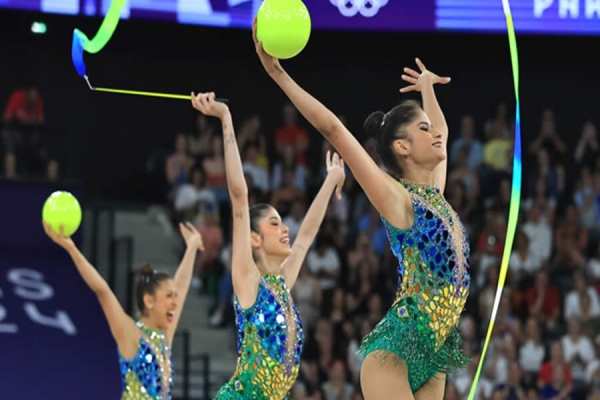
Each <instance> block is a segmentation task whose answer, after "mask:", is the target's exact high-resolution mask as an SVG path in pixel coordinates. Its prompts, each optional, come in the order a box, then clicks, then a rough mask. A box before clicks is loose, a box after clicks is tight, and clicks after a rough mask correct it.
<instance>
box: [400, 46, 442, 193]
mask: <svg viewBox="0 0 600 400" xmlns="http://www.w3.org/2000/svg"><path fill="white" fill-rule="evenodd" d="M415 62H416V63H417V66H418V67H419V70H420V71H421V73H418V72H417V71H415V70H413V69H411V68H404V75H402V79H404V80H405V81H406V82H408V83H410V84H411V85H410V86H407V87H404V88H402V89H400V92H402V93H406V92H409V91H412V90H416V91H419V92H421V97H422V99H423V110H425V114H427V116H428V117H429V120H430V121H431V127H432V128H433V129H435V130H437V131H438V132H439V133H441V135H442V141H443V146H444V148H445V149H446V153H447V152H448V124H447V123H446V118H445V117H444V113H443V112H442V108H441V107H440V105H439V103H438V101H437V97H436V96H435V91H434V89H433V85H435V84H436V83H441V84H447V83H450V78H448V77H445V78H440V77H439V76H437V75H436V74H434V73H433V72H431V71H428V70H427V68H425V65H424V64H423V63H422V62H421V60H420V59H418V58H416V59H415ZM447 170H448V155H446V159H445V160H444V161H442V162H441V163H440V164H439V165H438V166H437V167H436V168H435V169H434V170H433V182H434V183H435V185H436V186H438V187H439V188H440V190H441V191H442V193H443V192H444V189H445V188H446V175H447Z"/></svg>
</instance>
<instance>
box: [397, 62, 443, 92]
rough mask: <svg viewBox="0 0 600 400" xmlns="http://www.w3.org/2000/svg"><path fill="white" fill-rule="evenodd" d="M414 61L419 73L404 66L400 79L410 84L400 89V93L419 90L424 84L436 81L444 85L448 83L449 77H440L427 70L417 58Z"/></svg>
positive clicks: (431, 83) (432, 83)
mask: <svg viewBox="0 0 600 400" xmlns="http://www.w3.org/2000/svg"><path fill="white" fill-rule="evenodd" d="M415 62H416V63H417V67H419V70H420V71H421V73H419V72H417V71H415V70H414V69H411V68H404V74H402V80H404V81H406V82H408V83H410V85H409V86H406V87H403V88H402V89H400V92H401V93H408V92H412V91H416V92H420V91H421V90H422V89H423V87H424V85H435V84H436V83H439V84H442V85H445V84H448V83H450V81H451V78H450V77H440V76H438V75H436V74H434V73H433V72H431V71H429V70H428V69H427V68H426V67H425V64H423V63H422V62H421V60H420V59H418V58H415Z"/></svg>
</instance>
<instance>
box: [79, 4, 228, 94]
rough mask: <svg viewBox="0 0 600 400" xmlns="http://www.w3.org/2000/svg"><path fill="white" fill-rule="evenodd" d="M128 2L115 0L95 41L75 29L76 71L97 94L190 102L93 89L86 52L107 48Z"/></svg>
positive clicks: (136, 91) (96, 51)
mask: <svg viewBox="0 0 600 400" xmlns="http://www.w3.org/2000/svg"><path fill="white" fill-rule="evenodd" d="M126 1H127V0H113V2H112V3H111V4H110V7H109V9H108V12H107V13H106V16H105V17H104V20H103V21H102V24H101V25H100V28H99V29H98V32H97V33H96V35H95V36H94V37H93V39H91V40H90V39H88V37H87V36H86V35H85V33H83V32H82V31H80V30H79V29H75V30H74V31H73V42H72V45H71V59H72V60H73V66H74V67H75V70H76V71H77V73H78V74H79V76H81V77H82V78H84V79H85V81H86V82H87V85H88V87H89V88H90V90H93V91H96V92H107V93H116V94H129V95H134V96H146V97H161V98H165V99H177V100H190V98H191V96H190V95H189V94H186V95H183V94H169V93H159V92H143V91H139V90H127V89H112V88H102V87H96V88H95V87H93V86H92V84H91V83H90V80H89V77H88V75H87V68H86V66H85V62H84V60H83V54H84V52H86V51H87V52H88V53H92V54H95V53H98V52H99V51H100V50H102V49H103V48H104V46H106V44H107V43H108V42H109V41H110V39H111V38H112V35H113V33H114V32H115V30H116V29H117V25H118V24H119V20H120V18H121V12H122V11H123V7H124V6H125V2H126ZM215 100H216V101H220V102H223V103H227V102H228V100H227V99H215Z"/></svg>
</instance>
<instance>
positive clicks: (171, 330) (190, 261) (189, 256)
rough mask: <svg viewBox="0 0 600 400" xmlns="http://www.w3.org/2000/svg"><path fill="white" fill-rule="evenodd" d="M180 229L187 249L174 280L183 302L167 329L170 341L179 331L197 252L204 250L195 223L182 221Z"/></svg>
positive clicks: (171, 341) (169, 341) (178, 295)
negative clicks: (183, 222) (178, 326)
mask: <svg viewBox="0 0 600 400" xmlns="http://www.w3.org/2000/svg"><path fill="white" fill-rule="evenodd" d="M179 231H180V232H181V236H183V240H185V244H186V249H185V253H184V254H183V258H182V259H181V264H179V268H177V272H175V277H174V278H173V281H174V282H175V288H176V289H177V297H179V298H180V299H181V302H180V303H179V307H178V308H177V310H176V312H175V314H174V315H173V323H172V324H169V327H168V328H167V331H166V335H167V339H168V343H173V337H174V336H175V332H176V331H177V325H178V324H179V318H180V317H181V313H182V312H183V306H184V305H185V299H186V298H187V294H188V290H189V289H190V282H191V281H192V275H193V273H194V263H195V262H196V254H197V253H198V251H204V243H203V242H202V235H200V232H198V230H197V229H196V228H195V227H194V225H192V224H190V223H189V222H187V223H186V224H185V225H184V224H182V223H180V224H179Z"/></svg>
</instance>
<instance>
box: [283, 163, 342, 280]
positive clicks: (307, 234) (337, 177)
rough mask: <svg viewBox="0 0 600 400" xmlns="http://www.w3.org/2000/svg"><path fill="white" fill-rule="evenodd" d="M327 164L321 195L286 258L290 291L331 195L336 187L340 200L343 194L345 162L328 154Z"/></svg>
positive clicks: (284, 273) (310, 209)
mask: <svg viewBox="0 0 600 400" xmlns="http://www.w3.org/2000/svg"><path fill="white" fill-rule="evenodd" d="M325 162H326V163H327V177H326V178H325V181H324V182H323V185H322V186H321V189H320V190H319V193H317V196H316V197H315V199H314V200H313V202H312V204H311V205H310V208H309V209H308V212H307V213H306V216H305V217H304V221H302V225H301V226H300V230H299V231H298V235H297V236H296V240H294V245H293V247H292V253H291V254H290V255H289V257H288V258H286V260H285V262H284V263H283V266H282V272H283V277H284V278H285V282H286V284H287V286H288V288H289V289H290V290H292V287H294V284H295V283H296V279H297V278H298V273H299V272H300V268H301V267H302V264H303V263H304V258H305V257H306V253H307V252H308V249H309V248H310V246H311V245H312V243H313V241H314V240H315V237H316V236H317V233H318V232H319V227H320V226H321V222H323V218H324V217H325V212H326V211H327V205H328V204H329V200H330V198H331V194H332V193H333V190H334V189H335V188H336V186H337V196H338V198H340V197H341V194H342V187H343V186H344V179H345V173H344V161H342V160H341V159H340V157H339V156H338V155H337V154H336V153H333V156H332V157H331V158H330V153H329V152H327V156H326V158H325Z"/></svg>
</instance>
